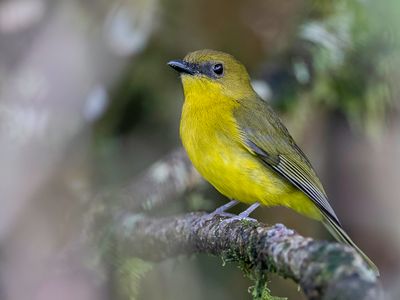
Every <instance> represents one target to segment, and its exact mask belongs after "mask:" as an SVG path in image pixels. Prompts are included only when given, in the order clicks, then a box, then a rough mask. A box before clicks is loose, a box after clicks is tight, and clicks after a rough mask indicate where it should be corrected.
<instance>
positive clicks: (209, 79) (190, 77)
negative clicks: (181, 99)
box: [168, 49, 254, 99]
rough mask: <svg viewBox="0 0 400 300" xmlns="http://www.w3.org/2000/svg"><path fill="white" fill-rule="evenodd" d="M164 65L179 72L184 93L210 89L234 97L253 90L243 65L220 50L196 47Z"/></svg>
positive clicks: (243, 95)
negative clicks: (194, 49) (182, 56)
mask: <svg viewBox="0 0 400 300" xmlns="http://www.w3.org/2000/svg"><path fill="white" fill-rule="evenodd" d="M168 65H169V66H170V67H172V68H173V69H175V70H176V71H178V72H179V73H180V74H181V78H182V83H183V88H184V90H185V94H186V93H187V92H189V93H190V92H193V90H195V91H196V92H202V90H204V91H210V89H211V90H214V91H215V92H217V90H218V91H219V92H222V93H223V94H224V95H226V96H229V97H232V98H235V99H237V98H240V97H245V96H248V95H250V94H252V93H254V91H253V89H252V87H251V84H250V78H249V74H248V73H247V70H246V68H245V67H244V66H243V65H242V64H241V63H240V62H239V61H238V60H236V59H235V58H234V57H233V56H232V55H230V54H227V53H224V52H220V51H215V50H209V49H205V50H198V51H194V52H191V53H189V54H187V55H186V56H185V58H184V59H183V60H172V61H170V62H169V63H168Z"/></svg>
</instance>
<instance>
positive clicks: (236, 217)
mask: <svg viewBox="0 0 400 300" xmlns="http://www.w3.org/2000/svg"><path fill="white" fill-rule="evenodd" d="M235 221H248V222H252V223H254V222H258V221H257V220H256V219H253V218H250V217H243V216H240V215H237V216H232V217H230V218H227V219H224V220H222V221H221V223H220V224H224V225H226V224H230V223H232V222H235Z"/></svg>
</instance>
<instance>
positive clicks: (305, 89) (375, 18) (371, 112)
mask: <svg viewBox="0 0 400 300" xmlns="http://www.w3.org/2000/svg"><path fill="white" fill-rule="evenodd" d="M391 5H392V7H393V11H399V10H398V8H399V4H398V3H394V2H392V3H391ZM382 7H383V6H382V5H381V3H379V4H377V3H376V2H375V1H356V0H354V1H311V2H310V3H309V12H308V13H309V15H310V18H309V19H308V18H307V19H306V20H305V22H304V23H303V25H302V26H301V27H300V31H299V41H298V42H297V43H298V48H297V49H301V51H298V50H297V51H296V48H295V50H294V52H292V53H290V55H289V61H292V64H291V65H289V66H288V67H290V68H291V70H290V71H291V75H292V77H290V76H286V77H284V79H283V80H286V79H287V78H289V79H292V80H286V81H287V84H284V85H283V87H281V89H285V90H286V93H284V94H283V96H281V97H278V98H279V99H278V100H276V99H275V101H277V102H278V106H281V107H282V105H284V106H283V107H286V108H290V103H292V104H293V105H294V107H296V106H298V105H303V104H302V103H298V104H297V105H295V104H296V100H300V99H307V100H306V101H310V102H313V103H314V106H315V105H317V106H320V105H323V106H325V107H326V109H328V110H330V111H336V112H341V113H343V114H345V115H346V116H347V119H348V121H349V122H350V123H351V124H352V125H353V128H355V129H357V130H361V131H364V132H366V133H367V134H368V135H370V136H377V135H379V134H380V132H382V129H383V128H384V127H385V125H386V123H387V117H389V116H390V112H392V111H393V110H394V109H396V108H398V106H397V105H398V101H396V100H395V99H397V97H398V96H399V94H398V93H396V94H393V91H396V89H394V86H393V84H394V82H393V80H392V78H394V77H397V76H396V75H397V73H398V69H399V67H400V64H399V63H400V60H399V55H398V53H399V50H400V49H399V45H398V42H399V39H398V37H396V34H397V33H396V32H395V31H396V30H395V29H396V28H397V26H398V18H396V16H395V15H396V14H390V15H388V16H387V15H386V14H387V10H388V7H384V9H382ZM396 8H397V9H396ZM382 18H385V22H382ZM299 45H300V46H299ZM292 51H293V50H292ZM286 61H287V60H286ZM270 77H271V76H269V78H270ZM293 77H294V78H295V79H296V80H297V82H296V81H295V80H293ZM287 91H292V92H290V93H287ZM278 95H280V93H278ZM293 101H294V103H293ZM288 103H289V106H287V104H288ZM317 109H318V108H317Z"/></svg>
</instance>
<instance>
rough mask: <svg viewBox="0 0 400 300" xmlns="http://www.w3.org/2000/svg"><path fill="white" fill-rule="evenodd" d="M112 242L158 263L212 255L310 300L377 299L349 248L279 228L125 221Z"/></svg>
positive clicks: (193, 219)
mask: <svg viewBox="0 0 400 300" xmlns="http://www.w3.org/2000/svg"><path fill="white" fill-rule="evenodd" d="M115 237H116V241H117V245H118V246H117V247H118V253H119V254H122V255H124V256H125V255H126V256H135V257H140V258H142V259H145V260H150V261H161V260H164V259H167V258H170V257H176V256H178V255H192V254H197V253H206V254H212V255H216V256H220V257H222V258H223V259H224V260H227V261H232V262H237V263H239V264H240V266H241V267H242V268H243V269H245V270H247V271H248V272H255V273H256V274H263V273H264V274H265V273H266V272H274V273H277V274H278V275H280V276H283V277H288V278H291V279H293V280H294V281H295V282H297V283H298V284H299V285H300V286H301V288H302V290H303V291H304V293H305V295H306V296H307V297H308V298H309V299H325V300H328V299H329V300H330V299H343V300H345V299H374V300H376V299H380V298H382V295H381V290H380V286H379V283H378V281H377V278H376V277H375V275H374V273H373V272H372V271H370V270H369V269H368V267H367V266H366V265H365V263H364V262H363V260H362V259H361V257H360V256H359V255H358V254H357V253H356V252H355V251H354V250H353V249H352V248H350V247H347V246H345V245H341V244H337V243H328V242H324V241H315V240H313V239H311V238H304V237H302V236H300V235H299V234H297V233H295V232H294V231H293V230H291V229H288V228H286V227H285V226H284V225H282V224H276V225H274V226H271V227H267V226H265V225H263V224H261V223H258V222H256V221H248V220H227V219H226V217H220V216H214V217H213V218H211V219H207V218H206V217H205V214H203V213H190V214H186V215H181V216H174V217H169V218H161V219H160V218H159V219H152V218H146V217H137V216H125V217H122V218H121V219H120V220H119V221H118V224H117V226H116V227H115Z"/></svg>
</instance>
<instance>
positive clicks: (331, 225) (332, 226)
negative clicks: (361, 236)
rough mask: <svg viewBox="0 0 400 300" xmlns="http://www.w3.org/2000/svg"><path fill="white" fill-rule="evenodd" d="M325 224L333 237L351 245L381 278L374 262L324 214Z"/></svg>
mask: <svg viewBox="0 0 400 300" xmlns="http://www.w3.org/2000/svg"><path fill="white" fill-rule="evenodd" d="M323 217H324V218H323V221H322V222H323V224H324V225H325V227H326V228H327V229H328V231H329V232H330V234H332V235H333V237H334V238H335V239H336V240H337V241H338V242H341V243H343V244H346V245H349V246H351V247H353V248H354V249H355V250H356V251H357V252H358V254H360V255H361V257H362V258H363V259H364V260H365V261H366V262H367V264H368V265H369V267H370V268H371V269H372V271H374V272H375V274H376V276H379V270H378V267H377V266H376V265H375V264H374V263H373V262H372V260H371V259H370V258H369V257H368V256H367V255H366V254H365V253H364V252H362V251H361V249H360V248H358V247H357V245H356V244H355V243H354V242H353V241H352V240H351V238H350V237H349V236H348V234H347V233H346V232H345V231H344V230H343V228H342V227H341V226H340V225H339V224H337V223H336V222H335V221H334V220H332V219H331V218H329V216H327V215H325V214H323Z"/></svg>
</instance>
